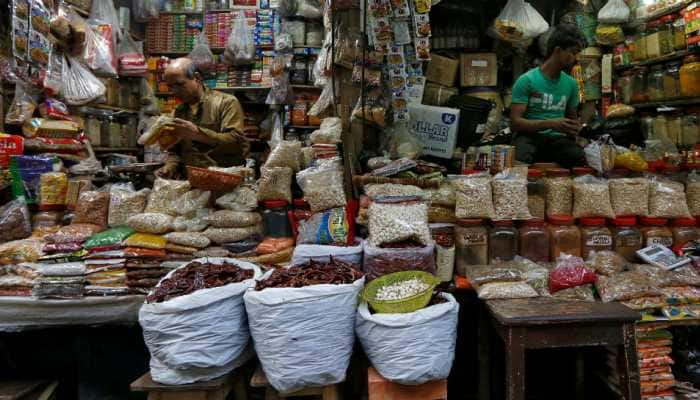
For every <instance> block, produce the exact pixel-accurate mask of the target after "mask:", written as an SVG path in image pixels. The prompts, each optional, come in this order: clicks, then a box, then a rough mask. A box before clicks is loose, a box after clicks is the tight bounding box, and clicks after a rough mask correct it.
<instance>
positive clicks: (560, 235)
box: [548, 215, 581, 260]
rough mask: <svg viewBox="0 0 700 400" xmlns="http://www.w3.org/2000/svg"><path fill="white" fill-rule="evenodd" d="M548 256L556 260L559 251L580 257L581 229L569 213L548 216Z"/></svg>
mask: <svg viewBox="0 0 700 400" xmlns="http://www.w3.org/2000/svg"><path fill="white" fill-rule="evenodd" d="M548 221H549V258H550V259H551V260H556V259H557V257H559V255H560V254H561V253H564V254H569V255H572V256H576V257H581V231H580V230H579V229H578V227H577V226H576V225H574V217H572V216H571V215H553V216H551V217H549V219H548Z"/></svg>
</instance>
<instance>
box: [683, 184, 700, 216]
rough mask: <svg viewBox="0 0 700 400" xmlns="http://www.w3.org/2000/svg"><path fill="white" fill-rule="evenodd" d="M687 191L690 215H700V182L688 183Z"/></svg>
mask: <svg viewBox="0 0 700 400" xmlns="http://www.w3.org/2000/svg"><path fill="white" fill-rule="evenodd" d="M686 190H687V193H686V197H687V198H688V209H689V210H690V215H700V182H688V187H687V188H686Z"/></svg>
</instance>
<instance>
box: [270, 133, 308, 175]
mask: <svg viewBox="0 0 700 400" xmlns="http://www.w3.org/2000/svg"><path fill="white" fill-rule="evenodd" d="M299 154H301V142H299V141H297V140H294V141H288V140H283V141H281V142H279V143H278V144H277V146H275V147H274V148H273V149H272V151H271V152H270V155H269V156H268V157H267V161H266V162H265V165H264V167H265V168H272V167H287V168H291V169H292V170H293V171H295V172H296V171H299Z"/></svg>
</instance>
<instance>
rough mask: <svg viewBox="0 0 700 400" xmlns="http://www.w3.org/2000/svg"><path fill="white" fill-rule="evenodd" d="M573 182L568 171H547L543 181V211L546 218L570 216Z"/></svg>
mask: <svg viewBox="0 0 700 400" xmlns="http://www.w3.org/2000/svg"><path fill="white" fill-rule="evenodd" d="M572 191H573V180H572V179H571V176H570V174H569V170H568V169H563V168H552V169H548V170H547V178H546V179H545V181H544V193H545V209H546V211H547V216H551V215H571V211H572V207H573V194H572V193H573V192H572Z"/></svg>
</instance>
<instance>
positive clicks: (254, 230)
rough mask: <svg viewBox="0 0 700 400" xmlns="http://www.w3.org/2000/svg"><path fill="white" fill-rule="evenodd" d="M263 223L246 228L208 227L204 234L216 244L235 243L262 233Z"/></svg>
mask: <svg viewBox="0 0 700 400" xmlns="http://www.w3.org/2000/svg"><path fill="white" fill-rule="evenodd" d="M262 231H263V229H262V225H254V226H247V227H245V228H211V227H210V228H207V230H205V231H204V233H203V234H204V236H206V237H207V238H209V240H211V241H212V242H214V243H216V244H224V243H233V242H239V241H241V240H245V239H248V238H249V237H251V236H253V235H260V234H262Z"/></svg>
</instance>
